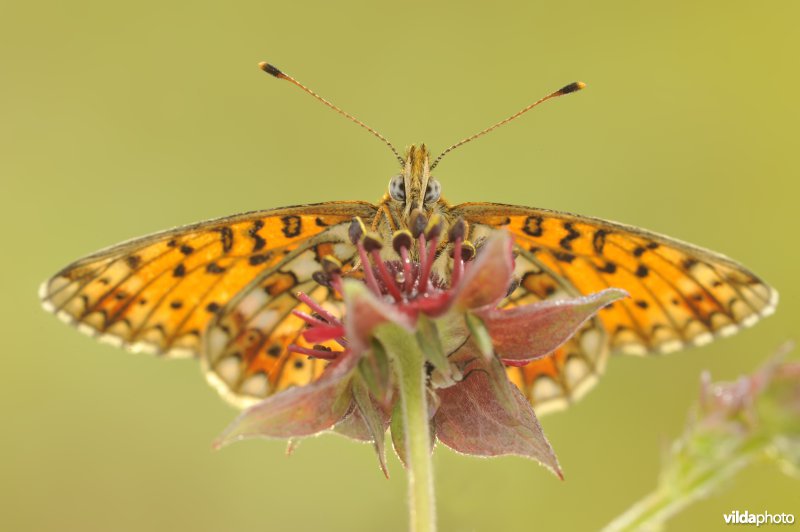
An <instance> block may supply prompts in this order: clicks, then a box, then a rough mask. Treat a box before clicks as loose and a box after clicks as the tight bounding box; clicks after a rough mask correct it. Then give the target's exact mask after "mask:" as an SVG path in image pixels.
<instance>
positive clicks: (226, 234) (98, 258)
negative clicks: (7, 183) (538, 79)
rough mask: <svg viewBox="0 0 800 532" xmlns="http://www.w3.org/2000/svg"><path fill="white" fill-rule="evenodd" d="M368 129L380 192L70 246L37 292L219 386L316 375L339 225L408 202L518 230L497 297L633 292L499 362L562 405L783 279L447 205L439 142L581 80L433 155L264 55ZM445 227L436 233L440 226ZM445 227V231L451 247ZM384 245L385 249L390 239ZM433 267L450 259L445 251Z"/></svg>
mask: <svg viewBox="0 0 800 532" xmlns="http://www.w3.org/2000/svg"><path fill="white" fill-rule="evenodd" d="M260 66H261V68H262V69H263V70H264V71H266V72H267V73H269V74H271V75H273V76H274V77H277V78H279V79H284V80H287V81H290V82H291V83H293V84H294V85H296V86H298V87H300V88H301V89H302V90H304V91H305V92H307V93H309V94H311V95H312V96H314V97H315V98H316V99H318V100H319V101H321V102H322V103H324V104H325V105H327V106H328V107H331V108H332V109H334V110H335V111H337V112H339V113H341V114H343V115H344V116H346V117H347V118H349V119H351V120H353V121H354V122H356V123H358V124H359V125H361V126H362V127H364V128H366V129H367V130H369V131H370V132H371V133H373V134H374V135H375V136H377V137H378V138H379V139H380V140H382V141H383V142H384V143H385V144H387V145H388V146H389V148H390V149H391V150H392V152H393V153H394V155H395V156H396V157H397V159H398V161H399V162H400V164H401V172H400V173H399V174H397V175H395V176H394V177H392V178H391V179H390V181H389V187H388V190H387V191H386V192H385V193H384V195H383V197H382V198H381V200H380V201H379V202H378V203H377V204H371V203H367V202H362V201H342V202H329V203H319V204H315V205H300V206H294V207H285V208H280V209H272V210H264V211H255V212H249V213H245V214H238V215H235V216H231V217H226V218H219V219H215V220H210V221H205V222H201V223H198V224H194V225H188V226H184V227H179V228H176V229H171V230H168V231H164V232H161V233H156V234H153V235H150V236H145V237H143V238H138V239H134V240H130V241H127V242H123V243H121V244H118V245H116V246H112V247H109V248H106V249H103V250H101V251H98V252H96V253H94V254H92V255H89V256H88V257H85V258H83V259H80V260H78V261H77V262H74V263H72V264H70V265H69V266H67V267H66V268H64V269H62V270H61V271H59V272H58V273H56V274H55V275H54V276H53V277H52V278H50V279H49V280H47V281H46V282H44V283H43V284H42V286H41V288H40V297H41V300H42V303H43V306H44V307H45V308H46V309H47V310H49V311H51V312H53V313H55V314H56V315H57V316H58V317H59V318H60V319H62V320H63V321H65V322H67V323H69V324H72V325H74V326H76V327H77V328H78V330H80V331H81V332H84V333H86V334H89V335H91V336H95V337H97V338H99V339H100V340H101V341H104V342H107V343H111V344H114V345H117V346H122V347H125V348H127V349H129V350H132V351H142V352H150V353H155V354H158V355H162V356H166V357H196V358H199V359H200V361H201V364H202V367H203V371H204V373H205V375H206V376H207V378H208V380H209V382H210V383H211V384H213V385H214V386H215V387H216V388H217V389H218V391H219V392H220V393H221V394H222V396H223V397H224V398H226V399H227V400H228V401H230V402H231V403H232V404H234V405H236V406H238V407H245V406H248V405H251V404H253V403H255V402H258V401H260V400H262V399H263V398H265V397H267V396H269V395H271V394H274V393H276V392H279V391H281V390H285V389H287V388H289V387H291V386H302V385H305V384H307V383H309V382H312V381H313V380H314V379H316V378H317V377H318V376H319V375H320V374H321V373H322V371H323V369H324V364H325V361H323V360H320V359H314V358H308V357H305V356H303V355H301V354H298V353H296V352H291V351H289V350H288V346H289V345H291V344H296V345H299V346H305V347H313V346H310V345H308V343H307V342H306V341H305V340H304V338H303V337H302V335H301V333H302V331H303V328H304V325H305V322H303V321H302V320H301V319H300V318H298V317H297V316H296V315H294V314H293V313H292V311H294V310H299V311H303V312H306V313H308V312H310V309H309V306H308V305H307V304H306V302H304V301H303V300H302V298H300V297H299V296H298V293H299V292H303V293H305V294H307V296H308V297H310V298H311V299H313V300H314V301H315V302H317V303H318V304H320V305H321V306H322V307H323V308H324V309H325V310H326V311H328V312H330V313H332V314H334V315H336V314H340V313H341V312H342V301H341V299H340V297H339V295H338V294H337V293H336V292H335V291H334V290H332V289H331V288H329V287H327V286H324V285H323V284H319V283H317V282H316V281H315V280H314V274H315V272H318V271H320V270H321V268H322V265H321V264H322V261H323V258H324V257H327V256H330V255H332V256H334V257H336V258H337V259H338V260H339V261H340V262H341V263H342V265H343V266H342V267H343V270H344V271H345V272H347V271H351V272H355V271H356V270H357V268H358V266H359V264H358V255H357V251H356V249H355V246H354V245H353V244H352V243H351V241H350V239H349V238H348V227H349V226H350V223H351V220H352V219H353V218H354V217H360V218H361V219H363V220H365V221H366V223H367V224H368V225H369V226H370V228H371V229H372V230H374V231H376V232H378V233H380V234H382V235H384V236H386V237H387V238H390V236H391V234H392V233H393V232H395V231H397V230H399V229H403V228H405V227H407V226H408V224H409V217H410V214H411V212H412V210H413V209H419V210H421V211H422V212H423V213H425V214H427V215H433V214H436V213H438V214H439V215H441V216H442V218H443V219H444V221H445V224H446V225H449V224H452V223H454V222H455V220H457V219H459V218H460V219H463V220H464V221H465V223H466V227H467V234H466V238H467V239H469V240H471V241H473V242H480V241H481V240H483V239H484V238H486V236H487V235H488V233H489V232H490V231H493V230H497V229H504V230H506V231H508V232H509V233H510V234H511V235H512V236H513V239H514V243H515V244H514V247H515V250H514V252H515V256H516V260H515V277H516V279H517V280H518V284H517V285H516V287H515V288H514V289H513V291H511V292H510V293H509V295H508V297H507V298H506V299H505V300H504V301H503V302H502V303H501V305H502V306H505V307H512V306H516V305H523V304H528V303H533V302H536V301H543V300H547V299H558V298H565V297H571V296H578V295H581V294H589V293H593V292H596V291H599V290H601V289H604V288H608V287H618V288H622V289H625V290H627V291H628V292H629V294H630V296H631V297H630V298H629V299H626V300H622V301H617V302H615V303H613V304H612V305H610V306H609V307H607V308H605V309H603V310H602V311H600V313H599V314H598V315H597V316H596V317H594V318H593V319H591V320H589V321H588V322H587V323H586V324H585V325H584V326H583V328H582V329H581V330H580V331H579V332H578V334H576V335H575V336H574V337H573V338H571V339H570V340H569V341H568V342H567V343H566V344H564V345H563V346H561V347H560V348H559V349H558V350H556V351H555V352H554V353H552V354H551V355H548V356H547V357H545V358H542V359H539V360H537V361H534V362H532V363H529V364H527V365H525V366H522V367H509V368H507V373H508V377H509V379H510V380H511V382H513V383H514V384H515V385H516V386H517V387H518V388H519V389H520V390H521V391H522V392H523V393H524V394H525V395H526V397H527V398H528V399H529V400H530V402H531V403H532V405H533V406H534V408H535V409H536V411H537V412H538V413H544V412H547V411H550V410H555V409H559V408H563V407H564V406H566V405H568V404H570V403H572V402H573V401H575V400H577V399H578V398H580V397H581V396H582V395H583V394H584V393H585V392H586V391H588V390H589V389H590V388H591V387H592V386H593V385H594V383H595V382H596V381H597V378H598V376H599V375H600V374H601V373H602V372H603V370H604V367H605V364H606V361H607V359H608V356H609V354H611V353H626V354H633V355H647V354H651V353H669V352H673V351H677V350H680V349H683V348H686V347H689V346H698V345H703V344H706V343H708V342H710V341H712V340H713V339H714V338H717V337H724V336H729V335H731V334H733V333H735V332H736V331H738V330H739V329H741V328H743V327H747V326H750V325H752V324H754V323H755V322H756V321H758V320H759V319H760V318H762V317H765V316H767V315H769V314H771V313H772V312H773V311H774V309H775V307H776V305H777V301H778V295H777V292H776V291H775V290H774V289H772V288H771V287H770V286H768V285H767V284H766V283H764V282H763V281H762V280H761V279H760V278H758V277H757V276H756V275H754V274H753V273H751V272H750V271H749V270H747V269H746V268H744V267H743V266H742V265H740V264H738V263H736V262H734V261H733V260H731V259H728V258H726V257H724V256H723V255H720V254H717V253H714V252H712V251H708V250H705V249H702V248H699V247H695V246H693V245H690V244H686V243H683V242H681V241H679V240H675V239H672V238H669V237H666V236H662V235H659V234H656V233H652V232H649V231H645V230H643V229H639V228H637V227H633V226H629V225H623V224H619V223H615V222H610V221H606V220H601V219H597V218H591V217H587V216H580V215H576V214H569V213H565V212H556V211H550V210H546V209H538V208H531V207H519V206H512V205H501V204H494V203H480V202H479V203H464V204H461V205H451V204H450V203H448V202H447V201H446V200H445V199H444V198H443V197H442V196H441V190H442V187H441V184H440V183H439V181H438V180H436V179H435V178H434V177H433V176H432V175H431V170H432V169H433V168H435V166H436V165H437V164H438V163H439V161H440V160H441V159H442V157H443V156H444V155H446V154H447V153H448V152H450V151H452V150H453V149H455V148H457V147H459V146H461V145H462V144H464V143H466V142H469V141H471V140H473V139H475V138H478V137H479V136H481V135H484V134H486V133H488V132H489V131H491V130H493V129H495V128H496V127H499V126H500V125H503V124H504V123H507V122H508V121H510V120H513V119H514V118H516V117H518V116H520V115H521V114H523V113H525V112H527V111H529V110H530V109H532V108H534V107H535V106H536V105H538V104H540V103H542V102H544V101H546V100H548V99H551V98H554V97H557V96H561V95H564V94H568V93H571V92H575V91H577V90H580V89H582V88H583V86H584V85H583V84H582V83H573V84H570V85H567V86H566V87H564V88H562V89H560V90H559V91H556V92H554V93H552V94H550V95H548V96H546V97H545V98H542V99H540V100H538V101H537V102H534V103H533V104H531V105H529V106H527V107H526V108H524V109H522V110H521V111H519V112H518V113H516V114H514V115H512V116H510V117H509V118H507V119H506V120H503V121H501V122H499V123H497V124H495V125H493V126H491V127H489V128H486V129H484V130H483V131H481V132H479V133H477V134H475V135H472V136H471V137H468V138H466V139H464V140H462V141H460V142H459V143H457V144H454V145H453V146H451V147H450V148H448V149H447V150H445V151H444V152H443V153H442V154H441V155H439V157H438V158H436V159H435V160H433V161H431V159H432V158H431V156H430V153H429V151H428V149H427V148H426V147H425V146H424V145H420V146H411V147H410V148H409V149H408V151H407V152H406V154H405V156H404V157H401V156H400V155H399V153H398V152H397V150H396V149H395V148H394V147H393V146H392V145H391V143H389V141H388V140H386V139H385V138H384V137H383V136H381V135H380V134H379V133H377V132H376V131H375V130H373V129H372V128H370V127H369V126H367V125H365V124H364V123H363V122H360V121H358V120H357V119H355V118H354V117H352V116H351V115H349V114H348V113H346V112H344V111H343V110H341V109H340V108H338V107H336V106H334V105H333V104H331V103H330V102H328V101H327V100H324V99H323V98H321V97H320V96H318V95H317V94H316V93H314V92H313V91H311V90H310V89H308V88H307V87H305V86H304V85H302V84H300V83H299V82H297V80H295V79H294V78H292V77H291V76H289V75H287V74H285V73H283V72H282V71H280V70H279V69H277V68H275V67H274V66H272V65H269V64H266V63H262V64H261V65H260ZM446 233H447V231H446V230H445V231H444V232H443V234H446ZM447 247H448V243H447V242H444V243H443V244H442V245H441V251H445V250H447ZM384 253H392V250H391V249H389V247H387V248H386V249H384ZM436 268H437V269H438V272H437V273H438V274H439V275H440V276H442V277H443V278H447V276H448V275H449V272H450V268H451V264H450V259H449V256H448V254H447V253H445V252H441V253H440V254H439V259H438V260H437V262H436Z"/></svg>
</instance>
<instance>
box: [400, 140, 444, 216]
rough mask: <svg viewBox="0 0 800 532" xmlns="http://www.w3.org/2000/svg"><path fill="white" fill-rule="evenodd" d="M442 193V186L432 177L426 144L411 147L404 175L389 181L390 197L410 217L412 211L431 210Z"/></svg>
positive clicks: (407, 154)
mask: <svg viewBox="0 0 800 532" xmlns="http://www.w3.org/2000/svg"><path fill="white" fill-rule="evenodd" d="M441 193H442V187H441V185H440V184H439V182H438V181H437V180H436V179H434V178H433V177H432V176H431V170H430V153H429V152H428V148H427V147H425V145H424V144H420V145H419V146H411V147H410V148H409V149H408V152H407V153H406V158H405V163H404V165H403V173H402V174H398V175H396V176H394V177H392V179H391V180H389V196H390V197H391V199H392V200H394V201H395V202H397V204H398V206H400V207H401V208H402V211H403V214H404V215H405V216H408V215H409V214H410V213H411V211H412V209H420V210H423V211H424V210H427V209H429V208H430V206H431V205H432V204H434V203H436V202H437V201H438V200H439V197H440V196H441Z"/></svg>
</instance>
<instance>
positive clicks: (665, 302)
mask: <svg viewBox="0 0 800 532" xmlns="http://www.w3.org/2000/svg"><path fill="white" fill-rule="evenodd" d="M452 212H453V214H454V215H455V216H462V217H463V218H464V219H465V220H466V221H467V222H468V223H469V224H470V233H471V235H470V236H471V238H473V239H479V238H480V237H481V235H482V234H484V233H485V232H486V231H487V230H488V229H490V228H495V229H497V228H504V229H507V230H508V231H509V232H511V234H512V235H513V237H514V240H515V244H516V250H517V252H518V254H519V257H520V259H519V260H518V270H517V274H518V275H519V277H520V281H521V282H520V286H519V288H518V289H517V291H515V292H514V293H513V294H512V295H511V297H510V298H509V300H508V302H507V304H509V305H513V304H519V303H520V302H528V301H535V300H539V299H545V298H552V297H563V296H568V295H580V294H589V293H592V292H597V291H599V290H602V289H604V288H608V287H617V288H622V289H625V290H627V291H628V292H629V293H630V295H631V297H630V298H629V299H626V300H623V301H618V302H616V303H614V304H613V305H611V306H609V307H608V308H606V309H604V310H602V311H601V312H600V315H599V317H598V318H597V319H595V321H594V322H591V323H590V324H589V325H588V326H589V327H591V328H592V329H593V330H594V331H597V333H592V335H593V338H592V340H591V341H583V342H581V341H580V340H581V339H580V337H579V338H578V339H577V341H571V343H570V344H567V345H565V346H564V347H563V348H562V349H561V350H560V351H559V352H557V353H556V354H555V355H554V356H553V357H548V358H547V359H544V360H542V361H538V362H537V363H535V364H533V365H528V366H526V367H524V368H520V370H519V372H517V373H516V374H514V375H513V376H512V380H514V381H515V382H518V383H520V382H521V383H522V385H523V386H524V387H528V388H530V387H531V386H534V384H537V385H538V386H539V387H540V388H543V389H546V390H551V391H552V395H553V396H554V397H556V396H558V395H559V389H560V390H561V391H562V392H563V393H562V395H563V396H564V397H563V398H566V399H569V398H571V397H572V396H573V395H574V394H573V392H572V389H571V388H572V387H571V386H570V385H569V384H570V383H571V382H583V381H585V380H586V379H585V378H581V377H582V376H584V375H590V374H593V373H597V372H599V369H601V368H602V360H603V357H604V355H603V354H602V349H603V348H604V347H609V348H610V349H611V351H612V352H622V353H628V354H637V355H644V354H648V353H667V352H671V351H676V350H678V349H682V348H684V347H688V346H692V345H702V344H705V343H708V342H709V341H711V340H712V339H713V338H715V337H719V336H728V335H730V334H733V333H734V332H736V331H737V330H739V329H740V328H741V327H745V326H749V325H752V324H753V323H755V322H756V321H758V320H759V319H760V318H761V317H763V316H767V315H769V314H771V313H772V312H773V311H774V309H775V305H776V304H777V293H776V292H775V291H774V290H773V289H772V288H771V287H769V286H768V285H767V284H766V283H764V282H763V281H762V280H761V279H759V278H758V277H757V276H756V275H754V274H753V273H751V272H750V271H748V270H747V269H745V268H744V267H743V266H741V265H740V264H738V263H736V262H734V261H732V260H731V259H728V258H727V257H724V256H722V255H719V254H717V253H714V252H711V251H708V250H704V249H701V248H698V247H696V246H692V245H690V244H686V243H683V242H680V241H678V240H675V239H671V238H669V237H666V236H663V235H659V234H656V233H652V232H649V231H645V230H642V229H639V228H636V227H632V226H628V225H623V224H618V223H614V222H609V221H605V220H600V219H597V218H589V217H583V216H578V215H574V214H569V213H562V212H556V211H549V210H545V209H533V208H527V207H517V206H511V205H498V204H488V203H466V204H462V205H458V206H455V207H454V208H453V210H452ZM585 330H587V329H585ZM600 337H602V338H600ZM591 346H596V347H594V348H593V349H594V354H592V353H591V352H590V347H591ZM570 351H573V352H572V353H570ZM573 355H574V356H573ZM571 360H580V361H581V364H577V363H575V364H572V366H573V368H574V369H571V368H570V366H571V364H570V361H571ZM592 360H596V361H598V363H597V364H594V365H591V364H589V362H591V361H592ZM587 368H588V369H587ZM590 370H592V371H590ZM594 370H598V371H594ZM515 371H516V370H513V371H512V373H515ZM570 373H572V374H573V376H572V377H570ZM590 380H591V379H590ZM542 383H544V384H542ZM534 389H535V388H534ZM523 391H526V389H525V388H523ZM529 395H530V392H529ZM533 402H534V404H535V403H536V401H535V400H534V401H533Z"/></svg>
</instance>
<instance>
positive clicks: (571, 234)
mask: <svg viewBox="0 0 800 532" xmlns="http://www.w3.org/2000/svg"><path fill="white" fill-rule="evenodd" d="M564 230H566V231H567V236H565V237H564V238H562V239H561V240H559V242H558V245H559V246H561V247H562V248H564V249H566V250H567V251H572V241H573V240H575V239H576V238H580V236H581V234H580V232H579V231H576V230H575V228H574V227H573V226H572V223H571V222H565V223H564Z"/></svg>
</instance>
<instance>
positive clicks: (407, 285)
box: [400, 247, 414, 294]
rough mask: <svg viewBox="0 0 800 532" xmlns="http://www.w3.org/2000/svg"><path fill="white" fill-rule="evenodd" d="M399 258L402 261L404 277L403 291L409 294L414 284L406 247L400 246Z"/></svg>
mask: <svg viewBox="0 0 800 532" xmlns="http://www.w3.org/2000/svg"><path fill="white" fill-rule="evenodd" d="M400 258H401V259H402V261H403V276H404V277H405V281H404V283H403V291H404V292H405V293H406V294H410V293H411V287H412V286H414V277H413V275H412V274H411V260H409V258H408V248H405V247H403V248H400Z"/></svg>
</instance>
